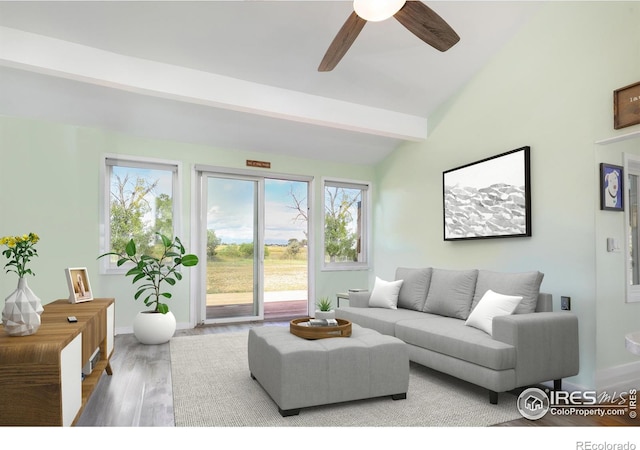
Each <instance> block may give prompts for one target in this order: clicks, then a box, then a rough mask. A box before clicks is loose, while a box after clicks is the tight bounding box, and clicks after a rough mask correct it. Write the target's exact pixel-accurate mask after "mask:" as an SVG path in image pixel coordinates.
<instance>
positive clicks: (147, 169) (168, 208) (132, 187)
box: [101, 156, 180, 273]
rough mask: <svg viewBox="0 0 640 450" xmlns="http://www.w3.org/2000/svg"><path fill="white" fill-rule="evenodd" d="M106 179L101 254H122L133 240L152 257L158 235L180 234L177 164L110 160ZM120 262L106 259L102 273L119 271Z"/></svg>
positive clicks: (141, 160) (115, 259)
mask: <svg viewBox="0 0 640 450" xmlns="http://www.w3.org/2000/svg"><path fill="white" fill-rule="evenodd" d="M104 178H105V183H104V193H103V199H104V200H103V205H102V206H103V215H104V217H105V220H104V221H103V223H104V230H105V231H104V237H103V244H102V253H106V252H117V253H122V252H124V248H125V246H126V244H127V242H129V240H130V239H132V238H133V239H135V242H136V246H137V247H138V249H139V250H140V251H142V252H145V253H148V254H153V251H154V247H155V245H156V243H157V235H156V233H162V234H164V235H166V236H168V237H173V236H175V235H176V234H177V233H178V232H177V230H178V229H179V227H178V225H179V224H178V218H179V214H178V211H179V208H178V207H177V203H178V202H177V199H178V198H180V197H179V195H178V186H179V183H178V178H179V165H178V163H172V162H158V161H155V160H143V159H127V158H123V157H119V156H118V157H107V158H105V177H104ZM117 259H118V258H117V257H115V256H113V257H111V258H103V259H102V261H104V263H103V266H101V269H102V272H103V273H106V272H111V271H116V270H117V266H116V262H117ZM122 270H124V269H122ZM118 271H120V270H118Z"/></svg>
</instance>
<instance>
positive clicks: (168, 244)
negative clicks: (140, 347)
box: [98, 233, 198, 344]
mask: <svg viewBox="0 0 640 450" xmlns="http://www.w3.org/2000/svg"><path fill="white" fill-rule="evenodd" d="M156 235H157V236H158V238H159V242H160V254H159V256H151V255H146V254H138V249H137V247H136V244H135V242H134V240H133V239H131V240H130V241H129V242H128V243H127V245H126V246H125V250H124V253H122V254H120V253H116V252H108V253H104V254H102V255H100V256H98V259H99V258H102V257H104V256H117V257H118V261H117V263H116V264H117V266H118V267H120V266H122V265H124V264H127V263H131V264H133V267H132V268H131V269H129V271H127V273H126V274H125V276H130V277H133V279H132V283H133V284H134V285H135V284H136V283H138V282H140V284H138V285H137V291H136V293H135V294H134V296H133V298H134V300H140V299H142V301H143V302H144V304H145V305H146V306H150V307H151V308H152V309H150V310H148V311H141V312H139V313H138V315H137V316H136V318H135V320H134V322H133V332H134V334H135V335H136V338H137V339H138V340H139V341H140V342H142V343H143V344H161V343H164V342H167V341H168V340H169V339H171V337H172V336H173V334H174V333H175V330H176V319H175V316H174V315H173V313H172V312H171V311H169V305H167V304H166V303H165V299H170V298H171V297H172V295H171V293H170V292H167V291H166V290H165V286H166V285H169V286H174V285H175V284H176V283H177V282H178V281H180V280H182V273H181V272H180V271H179V269H180V267H181V266H184V267H193V266H195V265H197V264H198V257H197V256H196V255H193V254H187V252H186V250H185V248H184V245H182V242H181V241H180V239H179V238H178V237H177V236H176V237H174V238H173V239H171V238H168V237H167V236H165V235H163V234H161V233H156ZM165 283H166V285H165Z"/></svg>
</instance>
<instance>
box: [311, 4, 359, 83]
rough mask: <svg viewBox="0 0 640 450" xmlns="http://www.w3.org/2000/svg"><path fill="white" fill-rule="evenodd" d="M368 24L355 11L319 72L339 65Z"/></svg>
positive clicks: (325, 56)
mask: <svg viewBox="0 0 640 450" xmlns="http://www.w3.org/2000/svg"><path fill="white" fill-rule="evenodd" d="M366 23H367V21H366V20H364V19H363V18H361V17H360V16H358V15H357V14H356V13H355V11H354V12H352V13H351V15H350V16H349V18H348V19H347V20H346V22H345V23H344V25H342V28H340V31H338V34H337V35H336V37H335V38H333V41H332V42H331V45H329V49H328V50H327V53H325V55H324V58H322V62H320V66H318V72H328V71H330V70H333V68H334V67H335V66H337V65H338V63H339V62H340V60H341V59H342V57H343V56H344V55H345V54H346V53H347V50H349V48H350V47H351V44H353V42H354V41H355V40H356V38H357V37H358V35H359V34H360V31H362V28H363V27H364V25H365V24H366Z"/></svg>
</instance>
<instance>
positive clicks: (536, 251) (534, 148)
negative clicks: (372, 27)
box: [374, 2, 640, 387]
mask: <svg viewBox="0 0 640 450" xmlns="http://www.w3.org/2000/svg"><path fill="white" fill-rule="evenodd" d="M638 30H640V4H638V3H631V2H628V3H617V2H549V3H547V4H545V5H543V7H542V8H541V9H540V11H539V12H538V14H537V15H536V16H535V17H534V18H533V19H532V20H531V21H530V23H528V24H527V25H526V26H525V27H524V28H523V30H521V32H520V33H519V34H518V35H517V36H516V37H515V39H514V40H513V41H512V42H510V43H509V44H508V45H506V46H505V47H504V48H503V49H502V51H501V52H500V53H499V54H498V55H497V56H496V57H495V58H494V59H493V60H492V61H491V62H490V63H489V64H487V65H486V67H484V69H483V70H482V71H481V72H480V73H479V74H478V75H477V76H476V77H474V79H473V80H472V81H471V82H469V83H468V85H467V86H466V87H465V88H464V89H462V90H461V91H460V92H459V93H458V95H457V96H456V97H455V98H452V99H451V100H450V101H448V102H447V103H446V104H445V105H443V106H442V107H441V108H440V110H439V111H438V112H437V114H434V115H433V116H432V117H430V118H429V124H430V125H429V127H430V133H429V137H428V139H427V140H426V142H424V143H417V144H407V145H404V146H403V147H402V148H400V149H398V150H396V151H395V152H394V154H393V155H392V156H390V157H389V158H388V159H387V160H386V161H384V162H383V163H382V164H380V165H379V167H378V168H377V177H376V182H377V185H378V201H377V203H376V209H375V228H376V233H375V243H374V248H375V252H376V258H375V268H376V274H378V275H379V276H382V277H388V278H390V277H392V276H393V271H394V270H395V267H396V266H398V265H404V266H427V265H430V266H435V267H443V268H484V269H491V270H503V271H510V272H519V271H528V270H540V271H542V272H544V273H545V278H544V281H543V284H542V290H543V291H545V292H549V293H551V294H553V296H554V307H555V309H557V310H559V309H560V308H559V300H560V296H562V295H568V296H570V297H572V311H573V312H574V313H576V314H577V315H578V316H579V320H580V346H581V347H580V360H581V371H580V374H579V375H578V376H576V377H573V378H572V379H570V380H568V381H569V382H571V383H574V384H576V385H580V386H584V387H594V386H595V383H596V381H595V374H596V370H597V369H600V368H601V367H602V364H605V365H606V366H615V365H619V364H625V363H628V362H632V360H633V359H632V358H633V357H632V356H631V355H630V354H625V352H624V342H620V339H619V338H620V333H621V331H622V330H619V329H618V330H615V331H613V330H614V328H615V326H616V325H614V322H615V321H616V320H617V318H610V319H611V320H609V321H607V322H604V321H603V320H601V319H600V317H599V312H598V311H599V310H598V305H599V304H600V303H601V301H603V299H601V298H600V296H599V295H598V289H597V287H598V285H599V282H600V280H604V279H609V277H611V276H613V277H617V278H618V280H620V276H621V275H622V273H620V271H619V269H620V268H619V264H616V265H608V264H605V263H602V264H598V257H599V255H600V253H599V249H600V247H601V246H602V245H600V244H603V242H601V241H602V239H601V237H600V234H602V232H601V231H600V230H597V229H596V219H597V218H598V217H600V215H601V212H600V211H599V210H597V209H598V208H599V206H598V205H599V199H598V197H597V193H598V189H597V182H598V168H597V163H596V162H597V161H598V159H599V156H600V155H598V156H596V155H595V153H596V150H595V144H594V142H595V141H596V140H598V139H602V138H604V137H608V136H610V135H614V134H615V131H614V130H613V125H612V124H613V119H612V97H613V94H612V93H613V90H614V89H617V88H619V87H622V86H625V85H627V84H630V83H632V82H636V81H639V80H640V57H639V56H640V55H639V49H640V33H639V32H638ZM462 39H464V36H462ZM443 57H446V54H445V55H444V56H443ZM636 128H638V126H636ZM525 145H529V146H531V175H532V203H533V205H532V218H533V224H532V230H533V236H532V237H530V238H516V239H498V240H481V241H458V242H445V241H444V240H443V224H442V220H443V219H442V215H443V211H442V172H443V171H445V170H448V169H452V168H455V167H458V166H461V165H464V164H467V163H471V162H474V161H477V160H480V159H483V158H486V157H490V156H493V155H497V154H499V153H502V152H505V151H508V150H512V149H515V148H519V147H522V146H525ZM602 151H603V152H604V151H605V150H602ZM616 160H618V159H617V157H616V158H614V159H613V160H612V161H610V162H612V163H616ZM618 162H620V161H619V160H618ZM602 214H604V213H602ZM609 214H611V213H609ZM619 217H621V215H618V218H619ZM618 225H619V226H621V224H618V222H617V221H616V224H615V225H614V226H618ZM596 244H598V245H596ZM597 250H598V251H597ZM618 286H620V285H619V283H618ZM607 301H608V302H615V303H616V304H617V305H618V306H619V307H618V308H615V310H616V313H615V314H616V315H619V318H620V319H622V318H623V316H624V320H625V323H626V324H627V325H628V324H630V323H633V321H634V320H635V323H636V324H637V327H638V328H639V329H640V320H638V318H639V317H640V316H639V315H640V308H638V307H636V306H635V305H634V306H633V307H629V305H624V304H623V302H624V299H623V298H622V297H621V296H620V295H616V296H615V297H614V298H609V299H608V300H607ZM631 316H634V317H635V319H631ZM604 355H607V357H605V356H604Z"/></svg>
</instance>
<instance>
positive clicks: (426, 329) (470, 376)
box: [336, 268, 579, 404]
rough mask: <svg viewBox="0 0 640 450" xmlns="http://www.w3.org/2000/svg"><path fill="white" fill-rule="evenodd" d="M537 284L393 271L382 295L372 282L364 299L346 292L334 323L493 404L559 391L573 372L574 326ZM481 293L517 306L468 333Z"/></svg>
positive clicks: (483, 273) (526, 278)
mask: <svg viewBox="0 0 640 450" xmlns="http://www.w3.org/2000/svg"><path fill="white" fill-rule="evenodd" d="M543 276H544V275H543V274H542V273H540V272H524V273H503V272H492V271H488V270H475V269H473V270H447V269H438V268H398V269H397V270H396V280H402V283H401V284H400V283H388V284H386V285H385V286H383V287H384V289H382V288H381V287H380V285H379V283H378V281H380V282H381V283H380V284H382V283H383V282H382V280H378V279H376V285H375V286H374V288H373V289H372V290H370V291H361V292H349V306H341V307H340V308H338V309H336V317H337V318H340V319H347V320H350V321H351V322H353V323H357V324H359V325H360V326H363V327H366V328H372V329H374V330H377V331H378V332H380V333H383V334H387V335H391V336H395V337H397V338H399V339H401V340H403V341H404V342H405V343H406V344H407V345H408V347H409V359H410V360H411V361H414V362H416V363H419V364H422V365H424V366H427V367H430V368H432V369H435V370H438V371H440V372H444V373H447V374H449V375H452V376H455V377H457V378H460V379H462V380H465V381H468V382H470V383H474V384H476V385H479V386H482V387H484V388H486V389H488V390H489V394H490V395H489V400H490V402H491V403H493V404H496V403H497V402H498V393H500V392H506V391H511V390H513V389H515V388H519V387H526V386H530V385H535V384H539V383H542V382H546V381H551V380H553V381H554V388H555V389H561V383H562V379H563V378H566V377H570V376H574V375H576V374H577V373H578V371H579V359H578V319H577V317H576V316H575V315H574V314H572V313H570V312H567V311H559V312H553V311H552V297H551V295H550V294H545V293H540V284H541V283H542V279H543ZM392 284H393V285H394V286H397V285H398V284H400V287H399V292H397V303H396V304H395V305H394V304H393V300H391V301H390V302H389V303H385V301H384V299H383V301H382V303H381V302H380V298H379V297H380V293H381V292H383V293H385V294H386V293H388V291H389V287H390V286H392ZM391 291H393V287H392V288H391ZM488 291H492V292H490V293H499V294H498V295H500V294H502V295H503V296H518V297H522V300H521V301H520V302H519V303H518V306H517V308H516V309H515V311H513V313H511V314H508V313H503V314H502V315H497V316H496V317H494V318H493V319H489V321H488V324H489V325H488V327H489V328H488V329H487V328H486V327H485V330H484V331H483V330H482V329H479V328H477V327H476V326H472V325H470V322H471V321H470V320H469V316H470V315H471V314H472V312H473V311H474V310H475V309H476V308H477V306H478V305H479V304H480V300H484V299H483V297H484V296H485V294H487V292H488ZM372 294H373V295H374V296H375V301H374V299H373V298H372ZM488 297H490V296H489V295H488V294H487V298H488ZM370 302H371V303H372V304H374V305H377V306H376V307H372V306H371V305H370ZM488 302H489V300H487V301H486V302H483V306H486V305H487V304H488ZM484 309H486V308H484ZM477 313H478V314H479V313H480V309H478V311H477ZM478 314H474V318H475V317H477V316H478Z"/></svg>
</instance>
